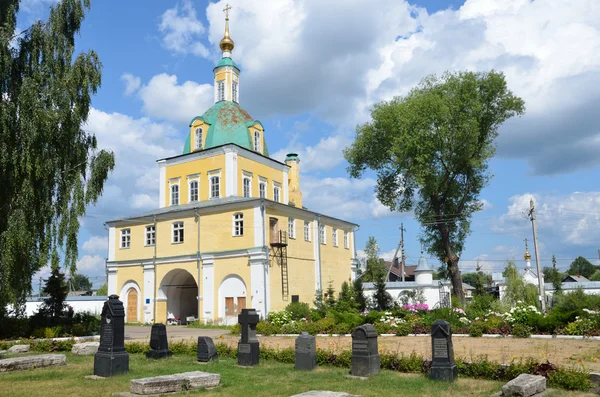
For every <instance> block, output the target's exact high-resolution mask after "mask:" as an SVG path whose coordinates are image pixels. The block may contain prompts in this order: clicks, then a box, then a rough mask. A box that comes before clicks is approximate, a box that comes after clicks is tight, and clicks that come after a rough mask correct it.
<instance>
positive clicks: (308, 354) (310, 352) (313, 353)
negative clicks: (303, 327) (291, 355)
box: [295, 332, 317, 371]
mask: <svg viewBox="0 0 600 397" xmlns="http://www.w3.org/2000/svg"><path fill="white" fill-rule="evenodd" d="M316 366H317V340H316V339H315V337H314V336H312V335H309V334H308V332H302V335H300V336H299V337H298V338H296V366H295V368H296V369H304V370H308V371H311V370H313V369H315V368H316Z"/></svg>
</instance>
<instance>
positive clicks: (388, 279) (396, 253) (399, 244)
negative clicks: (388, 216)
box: [385, 224, 404, 281]
mask: <svg viewBox="0 0 600 397" xmlns="http://www.w3.org/2000/svg"><path fill="white" fill-rule="evenodd" d="M402 229H403V227H402V224H400V231H401V232H402ZM403 244H404V234H401V237H400V241H399V242H398V246H397V247H396V252H394V257H393V258H392V263H390V267H389V269H388V272H387V276H385V281H390V272H391V271H392V266H394V263H396V258H398V251H399V250H400V246H403ZM402 253H403V256H404V248H402ZM402 281H404V262H402Z"/></svg>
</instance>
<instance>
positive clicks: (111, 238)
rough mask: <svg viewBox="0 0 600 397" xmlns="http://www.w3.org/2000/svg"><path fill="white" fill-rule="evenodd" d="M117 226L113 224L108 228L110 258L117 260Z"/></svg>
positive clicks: (110, 259)
mask: <svg viewBox="0 0 600 397" xmlns="http://www.w3.org/2000/svg"><path fill="white" fill-rule="evenodd" d="M115 233H116V230H115V227H114V226H111V227H109V228H108V260H109V261H114V260H115V245H116V244H115Z"/></svg>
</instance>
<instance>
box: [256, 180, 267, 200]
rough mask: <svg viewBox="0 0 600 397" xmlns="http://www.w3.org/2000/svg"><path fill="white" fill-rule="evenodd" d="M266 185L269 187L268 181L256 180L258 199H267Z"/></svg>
mask: <svg viewBox="0 0 600 397" xmlns="http://www.w3.org/2000/svg"><path fill="white" fill-rule="evenodd" d="M268 185H269V181H268V180H266V179H262V178H260V179H259V180H258V196H259V197H260V198H267V188H268ZM261 188H262V189H261Z"/></svg>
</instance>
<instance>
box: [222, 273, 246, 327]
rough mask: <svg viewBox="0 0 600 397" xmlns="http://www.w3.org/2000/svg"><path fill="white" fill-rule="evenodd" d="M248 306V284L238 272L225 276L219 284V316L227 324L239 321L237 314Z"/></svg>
mask: <svg viewBox="0 0 600 397" xmlns="http://www.w3.org/2000/svg"><path fill="white" fill-rule="evenodd" d="M245 308H246V284H245V283H244V280H242V278H241V277H240V276H238V275H237V274H230V275H229V276H227V277H225V278H224V279H223V281H222V282H221V285H220V286H219V318H222V319H224V320H225V323H226V324H227V325H232V324H236V323H237V315H238V314H239V313H241V312H242V309H245Z"/></svg>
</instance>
